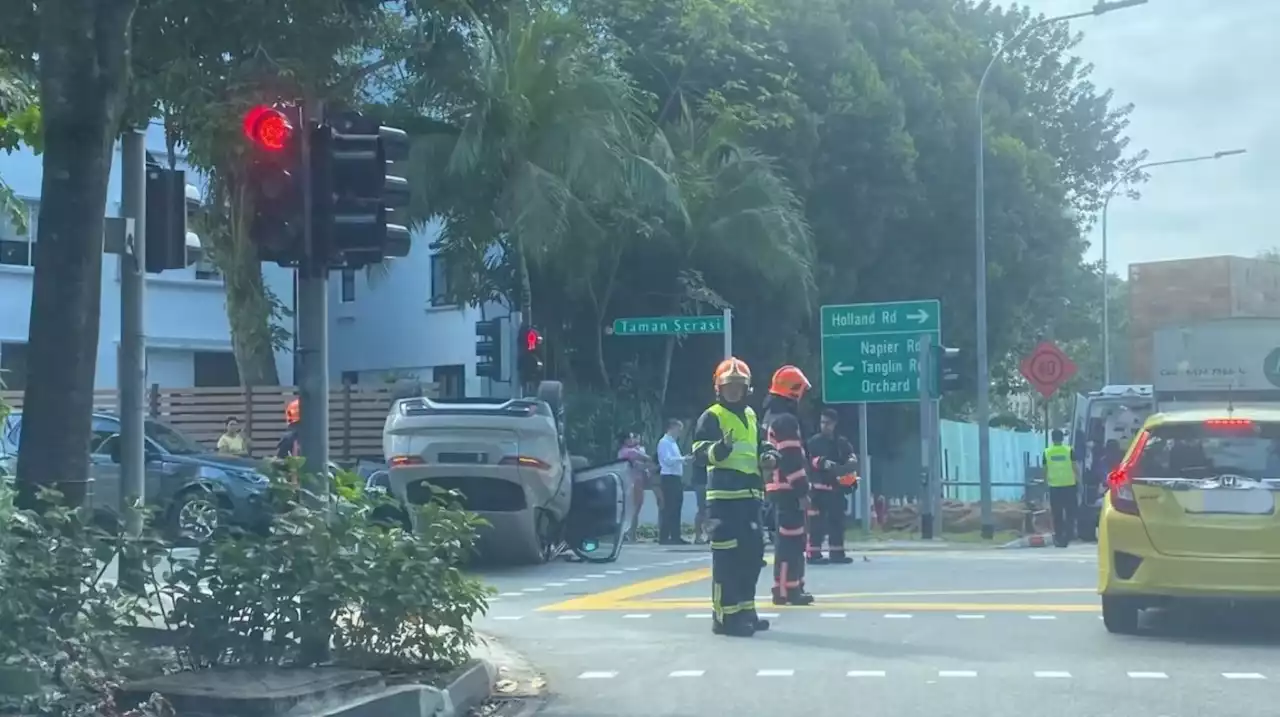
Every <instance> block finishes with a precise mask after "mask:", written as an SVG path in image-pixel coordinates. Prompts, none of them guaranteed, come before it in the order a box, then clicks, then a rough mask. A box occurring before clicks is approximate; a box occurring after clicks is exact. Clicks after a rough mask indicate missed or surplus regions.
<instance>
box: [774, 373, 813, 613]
mask: <svg viewBox="0 0 1280 717" xmlns="http://www.w3.org/2000/svg"><path fill="white" fill-rule="evenodd" d="M810 388H812V384H810V383H809V379H808V378H806V377H805V375H804V372H803V371H801V370H800V369H798V368H796V367H795V366H790V365H788V366H783V367H782V368H780V369H778V370H777V371H776V372H775V373H774V374H773V381H771V382H770V384H769V396H768V397H767V398H766V399H765V401H764V430H765V442H766V443H767V444H768V447H767V450H768V452H769V460H768V461H767V464H768V465H771V466H772V471H771V472H770V474H769V477H768V480H766V482H765V492H766V494H767V495H768V497H769V502H770V503H772V504H773V507H774V512H775V515H776V516H777V517H776V521H777V526H776V528H775V531H776V532H775V537H774V540H773V604H774V605H811V604H813V596H812V595H810V594H809V593H807V592H805V589H804V568H805V564H804V560H805V533H806V525H805V521H806V512H807V511H808V509H809V476H808V466H809V461H808V459H807V458H806V457H805V452H804V434H803V433H802V432H801V430H800V419H799V417H798V413H799V408H800V399H802V398H804V394H805V392H807V391H808V390H809V389H810Z"/></svg>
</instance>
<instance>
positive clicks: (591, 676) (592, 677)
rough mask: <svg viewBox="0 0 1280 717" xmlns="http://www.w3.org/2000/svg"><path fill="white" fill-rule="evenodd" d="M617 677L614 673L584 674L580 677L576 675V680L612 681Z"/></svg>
mask: <svg viewBox="0 0 1280 717" xmlns="http://www.w3.org/2000/svg"><path fill="white" fill-rule="evenodd" d="M617 676H618V673H616V672H584V673H582V674H581V675H578V679H580V680H612V679H613V678H615V677H617Z"/></svg>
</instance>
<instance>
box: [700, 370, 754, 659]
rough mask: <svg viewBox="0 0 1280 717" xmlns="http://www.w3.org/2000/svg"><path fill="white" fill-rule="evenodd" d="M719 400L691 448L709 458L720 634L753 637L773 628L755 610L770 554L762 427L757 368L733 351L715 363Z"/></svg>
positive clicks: (715, 614)
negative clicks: (763, 516)
mask: <svg viewBox="0 0 1280 717" xmlns="http://www.w3.org/2000/svg"><path fill="white" fill-rule="evenodd" d="M715 389H716V399H717V400H716V402H715V403H714V404H712V405H711V407H710V408H708V409H707V410H706V411H703V413H702V415H701V416H700V417H699V418H698V423H697V426H696V427H695V428H694V434H693V451H694V454H695V455H696V456H698V457H699V459H701V460H705V461H706V465H707V522H706V525H707V532H708V534H709V535H710V542H711V606H712V613H713V617H714V621H713V622H712V632H714V633H715V634H717V635H729V636H733V637H750V636H752V635H753V634H755V633H757V632H760V631H762V630H767V629H769V622H768V621H767V620H762V619H760V617H759V615H757V613H756V602H755V594H756V582H757V581H758V580H759V579H760V570H761V568H762V567H763V563H762V561H763V559H764V534H763V531H762V528H761V524H760V506H761V501H762V499H763V497H764V492H763V482H762V479H761V476H760V445H759V428H758V422H757V420H756V414H755V411H753V410H751V407H750V406H748V405H747V403H746V401H747V395H748V394H749V393H750V390H751V369H750V368H749V367H748V366H747V364H746V362H745V361H743V360H741V359H738V358H727V359H725V360H724V361H722V362H721V363H720V365H719V366H717V367H716V371H715Z"/></svg>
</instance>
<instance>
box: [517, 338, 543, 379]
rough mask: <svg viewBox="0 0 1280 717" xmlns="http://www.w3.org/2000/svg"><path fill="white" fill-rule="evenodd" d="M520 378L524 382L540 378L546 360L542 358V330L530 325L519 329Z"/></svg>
mask: <svg viewBox="0 0 1280 717" xmlns="http://www.w3.org/2000/svg"><path fill="white" fill-rule="evenodd" d="M519 339H520V347H519V348H520V365H519V371H520V380H521V381H524V382H526V383H527V382H530V381H540V380H542V372H543V370H544V369H545V368H546V362H544V361H543V360H542V344H543V341H542V332H541V331H539V330H537V329H535V328H533V327H532V326H524V327H521V329H520V336H519Z"/></svg>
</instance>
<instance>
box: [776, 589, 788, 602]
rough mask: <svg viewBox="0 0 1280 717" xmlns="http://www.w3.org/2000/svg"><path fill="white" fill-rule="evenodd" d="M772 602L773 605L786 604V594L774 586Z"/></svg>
mask: <svg viewBox="0 0 1280 717" xmlns="http://www.w3.org/2000/svg"><path fill="white" fill-rule="evenodd" d="M773 604H774V605H786V604H787V594H786V593H785V592H783V591H782V590H779V589H777V588H774V589H773Z"/></svg>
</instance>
